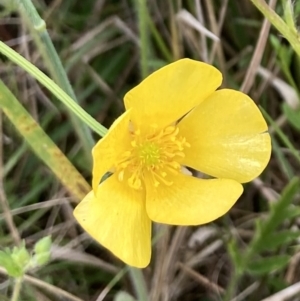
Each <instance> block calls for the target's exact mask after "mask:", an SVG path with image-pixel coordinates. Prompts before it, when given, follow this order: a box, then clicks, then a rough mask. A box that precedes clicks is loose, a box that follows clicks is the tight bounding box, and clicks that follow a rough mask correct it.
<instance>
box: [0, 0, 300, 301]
mask: <svg viewBox="0 0 300 301" xmlns="http://www.w3.org/2000/svg"><path fill="white" fill-rule="evenodd" d="M22 2H23V1H12V0H1V1H0V40H1V41H3V42H5V44H6V45H8V46H9V47H11V49H13V50H15V51H16V52H18V53H19V54H21V55H22V56H24V57H25V58H26V59H27V60H28V61H30V62H32V63H33V64H34V65H35V66H36V67H37V68H38V69H40V70H41V71H43V72H44V73H45V74H47V75H48V76H49V77H50V78H52V79H53V80H54V81H56V82H57V83H58V84H59V86H61V87H62V89H63V90H64V91H65V92H66V93H67V94H68V95H70V96H71V97H72V98H73V99H75V98H76V99H77V101H78V103H79V104H80V105H81V107H82V108H84V110H86V111H87V112H88V113H89V114H91V115H92V116H93V117H94V118H95V119H96V120H97V121H99V122H100V123H102V124H103V125H104V126H106V127H109V126H110V124H111V123H112V122H113V120H115V118H116V117H118V116H119V115H120V114H121V113H122V112H123V111H124V107H123V102H122V98H123V96H124V94H125V93H126V92H127V91H128V90H129V89H131V88H132V87H133V86H135V85H136V84H137V83H139V82H140V80H141V78H142V77H143V76H145V75H146V74H148V73H151V72H152V71H154V70H156V69H157V68H159V67H161V66H163V65H165V64H167V63H170V62H172V61H174V60H176V59H179V58H182V57H190V58H193V59H196V60H202V61H205V62H208V63H211V64H213V65H215V66H217V67H218V68H219V69H220V70H221V71H222V73H223V76H224V81H223V87H228V88H234V89H238V90H241V91H243V92H245V93H248V94H249V95H250V96H251V97H252V98H253V99H254V101H255V102H256V103H257V105H259V106H260V107H261V109H262V112H263V113H264V116H265V118H266V119H267V121H268V123H269V125H270V133H271V135H272V143H273V153H272V158H271V161H270V164H269V165H268V167H267V169H266V170H265V172H264V173H263V174H262V175H261V177H260V178H258V179H255V180H254V181H253V182H252V183H249V184H247V185H245V192H244V194H243V195H242V197H241V198H240V200H239V201H238V202H237V204H236V205H235V206H234V208H233V209H232V210H231V211H230V212H229V213H228V214H227V215H226V216H224V217H222V218H220V219H219V220H217V221H215V222H214V223H211V224H208V225H204V226H201V227H166V226H160V225H155V231H156V233H157V234H158V235H157V237H156V238H157V239H156V242H155V245H154V251H153V252H154V255H153V258H152V262H151V264H150V266H149V267H148V268H146V269H145V270H143V271H142V273H141V272H139V271H137V270H134V269H129V268H128V267H126V266H124V264H123V263H121V262H120V261H119V260H118V259H116V258H114V257H113V256H112V255H111V254H110V253H109V252H108V251H107V250H105V249H104V248H102V247H101V246H100V245H98V244H97V243H95V242H94V241H92V240H91V239H90V238H89V236H88V235H87V234H86V233H84V232H83V231H82V230H81V228H80V227H79V226H78V225H77V224H76V222H75V220H74V218H73V216H72V210H73V207H74V206H75V205H76V203H77V202H78V201H79V200H80V198H82V196H83V195H84V194H85V192H86V191H88V190H89V184H87V183H90V180H91V155H90V149H91V147H92V146H93V144H94V141H97V140H98V139H99V135H98V134H95V133H94V132H92V131H91V130H90V129H89V128H87V126H86V125H84V124H83V123H82V121H80V120H79V119H78V118H77V117H76V116H75V115H74V113H73V112H72V111H71V110H70V109H69V108H68V107H66V106H65V105H64V104H62V102H60V101H59V100H58V99H66V97H65V96H61V95H58V94H55V91H56V92H57V91H59V90H57V88H55V87H54V88H53V91H51V92H49V90H48V89H46V88H45V87H44V86H45V83H44V84H43V85H41V84H40V83H39V82H38V81H40V80H41V75H37V73H36V72H37V71H36V70H33V71H32V70H31V71H32V73H33V75H35V76H36V78H34V77H32V76H31V75H29V74H28V70H27V71H24V68H25V67H26V66H25V65H26V63H25V65H24V66H25V67H24V66H23V65H22V64H21V61H20V58H19V57H16V56H13V57H14V59H13V57H9V55H7V54H5V55H4V52H5V48H3V47H2V46H1V47H2V48H1V49H2V50H1V52H2V53H3V54H2V55H1V54H0V75H1V80H2V81H3V83H1V84H0V201H1V203H0V206H1V213H0V246H1V253H0V266H2V267H0V300H1V301H2V300H3V301H5V300H14V301H16V300H22V301H23V300H24V301H25V300H26V301H27V300H38V301H58V300H74V301H75V300H76V301H83V300H85V301H96V300H97V301H101V300H117V301H126V300H127V301H130V300H139V301H146V300H151V301H152V300H153V301H169V300H172V301H175V300H183V301H185V300H186V301H194V300H199V301H212V300H235V301H242V300H249V301H257V300H265V301H280V300H300V270H299V261H300V253H299V242H300V241H299V234H300V231H299V222H300V220H299V214H300V211H299V202H300V199H299V188H300V185H299V180H298V177H299V166H300V165H299V164H300V154H299V148H300V141H299V132H300V112H299V111H298V106H299V95H300V93H299V91H300V89H299V87H300V85H299V83H300V72H299V70H300V61H299V56H297V54H296V53H298V54H300V52H299V45H300V44H299V41H300V37H299V35H298V31H297V21H298V15H299V13H300V3H299V2H298V1H295V2H294V3H291V1H288V0H282V1H277V2H276V0H270V1H269V4H268V5H269V6H270V7H273V8H274V10H275V11H276V13H277V14H278V15H279V16H281V17H282V18H283V20H284V21H283V20H281V19H276V17H274V15H275V14H273V15H272V12H270V11H269V12H268V10H266V12H265V14H266V16H268V18H271V21H272V22H273V23H274V24H275V23H276V22H277V23H276V24H277V29H279V31H280V33H279V32H278V31H277V30H276V29H275V28H274V27H271V25H270V23H269V22H268V21H267V19H265V18H264V16H263V15H262V14H261V13H260V12H259V10H258V9H257V8H256V7H255V6H254V5H253V3H252V2H251V1H250V0H249V1H248V0H244V1H235V0H213V1H212V0H202V1H201V0H195V1H192V0H190V1H189V0H187V1H180V0H178V1H175V0H174V1H171V0H168V1H158V0H149V1H147V2H146V3H145V2H144V1H142V0H136V1H134V0H121V1H105V0H85V1H76V0H35V1H33V4H34V6H35V7H36V9H37V11H38V12H39V14H40V16H41V18H42V19H41V20H40V19H39V18H36V15H34V14H28V10H26V7H24V6H23V4H24V3H25V2H28V1H24V3H23V4H21V3H22ZM29 2H30V1H29ZM253 2H255V3H256V4H257V5H258V4H259V3H260V5H261V6H260V9H261V8H264V7H265V8H266V7H267V5H266V3H265V2H264V1H253ZM42 20H44V21H45V22H46V24H47V29H48V34H49V35H48V34H47V31H45V27H44V23H43V22H42ZM278 20H280V21H278ZM280 22H281V23H280ZM276 24H275V25H276ZM280 26H281V27H280ZM51 41H52V42H53V44H54V46H55V49H56V51H57V53H58V55H59V57H60V59H61V61H62V64H63V66H64V70H65V71H66V73H67V75H68V78H69V80H70V83H71V85H69V84H68V82H67V81H66V78H65V76H64V72H62V70H63V69H61V68H60V67H61V66H60V65H59V61H58V60H57V57H56V56H55V51H54V49H53V48H52V42H51ZM297 43H298V44H297ZM8 53H10V54H11V55H13V52H10V51H8ZM13 61H14V62H13ZM20 65H22V67H20ZM27 67H28V65H27ZM37 79H38V80H37ZM50 84H51V83H50ZM50 84H49V85H50ZM46 86H47V84H46ZM48 88H49V86H48ZM50 90H51V89H50ZM54 95H55V96H56V97H55V96H54ZM75 95H76V96H75ZM20 104H22V106H20ZM24 108H26V111H25V110H24ZM1 109H2V112H1ZM27 112H28V113H29V114H28V113H27ZM12 124H14V125H12ZM102 130H103V129H102V128H100V127H99V128H98V133H100V132H101V131H102ZM57 147H58V148H59V149H60V150H61V151H59V149H58V148H57ZM70 162H71V163H70ZM75 168H76V169H77V170H78V171H79V172H77V171H76V170H75ZM81 175H82V176H81ZM84 179H85V180H84ZM49 235H50V236H51V237H52V244H51V259H50V261H49V262H48V263H47V264H46V265H45V262H47V260H48V257H47V254H48V253H49V252H48V251H49V239H48V238H46V240H47V243H46V244H44V245H43V246H42V247H40V245H37V244H36V243H37V242H38V241H39V240H40V239H41V238H43V237H47V236H49ZM22 240H24V241H25V245H24V244H23V245H22V243H21V241H22ZM43 242H44V243H45V240H44V241H43ZM13 247H18V248H14V249H13ZM5 248H6V249H5ZM7 248H9V249H7ZM26 249H27V250H28V251H25V250H26ZM40 254H46V256H44V257H43V256H42V259H43V260H44V261H43V260H41V258H40V257H39V256H40ZM39 260H40V261H39ZM16 262H17V263H18V264H21V265H22V264H24V263H25V266H26V273H25V274H23V272H24V271H19V270H18V268H17V266H16V265H15V263H16ZM9 275H10V276H12V277H10V276H9ZM18 295H19V297H18ZM14 296H15V297H14ZM13 298H15V299H13Z"/></svg>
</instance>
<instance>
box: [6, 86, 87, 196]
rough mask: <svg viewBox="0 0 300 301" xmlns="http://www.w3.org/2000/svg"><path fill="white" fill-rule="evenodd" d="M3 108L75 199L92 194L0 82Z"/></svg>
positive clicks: (57, 149) (52, 143) (72, 167)
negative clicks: (88, 193)
mask: <svg viewBox="0 0 300 301" xmlns="http://www.w3.org/2000/svg"><path fill="white" fill-rule="evenodd" d="M0 107H1V108H2V110H3V111H4V113H5V115H6V116H7V117H8V118H9V120H10V121H11V122H12V123H13V124H14V126H15V127H16V128H17V130H18V131H19V132H20V134H21V135H22V136H23V137H24V139H25V140H26V141H27V143H28V144H29V145H30V146H31V147H32V149H33V150H34V152H35V153H36V155H37V156H38V157H39V158H40V159H41V160H43V161H44V163H45V164H46V165H47V166H48V167H49V168H50V169H51V170H52V171H53V173H54V174H55V175H56V176H57V177H58V178H59V179H60V181H61V182H62V183H63V185H65V187H66V188H67V189H68V190H69V192H70V193H71V194H72V195H73V196H75V197H76V198H78V199H82V198H83V197H84V196H85V194H86V193H87V192H88V191H89V190H90V187H89V185H88V183H87V182H86V181H85V180H84V178H83V177H82V176H81V175H80V173H79V172H78V171H77V170H76V169H75V168H74V166H73V165H72V164H71V163H70V161H69V160H68V159H67V158H66V157H65V155H64V154H63V153H62V152H61V151H60V149H59V148H58V147H57V146H56V145H55V143H54V142H53V141H52V140H51V139H50V138H49V137H48V136H47V134H46V133H45V132H44V131H43V129H42V128H41V127H40V126H39V125H38V123H36V121H35V120H34V119H33V118H32V117H31V116H30V114H29V113H28V112H27V111H26V110H25V109H24V107H23V106H22V105H21V104H20V103H19V101H18V100H17V99H16V98H15V96H14V95H13V94H12V93H11V92H10V90H9V89H8V88H7V87H6V86H5V84H4V83H3V82H2V81H0Z"/></svg>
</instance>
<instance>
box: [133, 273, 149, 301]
mask: <svg viewBox="0 0 300 301" xmlns="http://www.w3.org/2000/svg"><path fill="white" fill-rule="evenodd" d="M129 274H130V277H131V279H132V282H133V285H134V289H135V292H136V294H137V298H138V301H147V300H148V293H147V286H146V283H145V279H144V276H143V273H142V271H141V270H140V269H137V268H133V267H129Z"/></svg>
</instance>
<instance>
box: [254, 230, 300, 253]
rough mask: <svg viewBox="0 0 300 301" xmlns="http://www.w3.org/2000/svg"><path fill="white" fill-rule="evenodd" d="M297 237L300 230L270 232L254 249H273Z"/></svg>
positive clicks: (258, 250)
mask: <svg viewBox="0 0 300 301" xmlns="http://www.w3.org/2000/svg"><path fill="white" fill-rule="evenodd" d="M298 237H300V231H291V230H283V231H280V232H275V233H270V234H269V235H268V236H266V237H265V238H264V239H263V240H262V243H261V244H260V245H258V246H257V249H256V251H257V252H261V251H265V250H268V251H274V250H276V248H278V247H280V246H282V245H287V244H289V243H290V242H291V241H293V240H294V239H296V238H298Z"/></svg>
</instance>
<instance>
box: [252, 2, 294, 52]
mask: <svg viewBox="0 0 300 301" xmlns="http://www.w3.org/2000/svg"><path fill="white" fill-rule="evenodd" d="M251 2H252V3H253V4H254V5H255V6H256V8H257V9H258V10H259V11H260V12H261V13H262V14H263V15H264V16H265V18H267V19H268V20H269V22H270V23H271V24H272V25H273V26H274V27H275V28H276V29H277V30H278V31H279V32H280V33H281V34H282V35H283V36H284V38H286V39H287V40H288V41H289V43H290V44H291V46H292V47H293V49H294V50H295V52H296V53H297V54H298V56H300V42H299V37H298V34H297V31H295V30H294V28H290V27H289V26H288V24H286V23H285V22H284V21H283V19H282V18H281V17H280V16H278V15H277V14H276V12H275V11H274V10H273V9H272V8H271V7H270V6H269V5H268V4H267V3H266V2H265V1H264V0H251Z"/></svg>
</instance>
